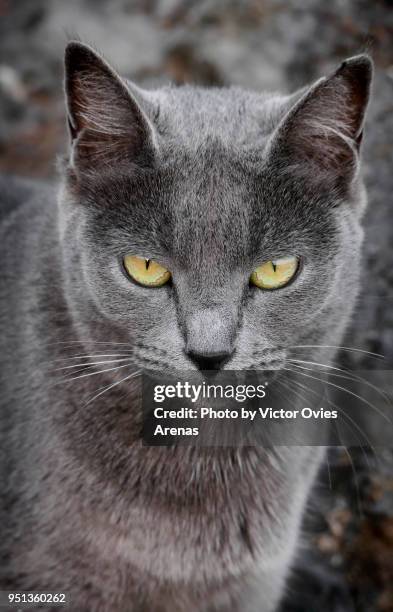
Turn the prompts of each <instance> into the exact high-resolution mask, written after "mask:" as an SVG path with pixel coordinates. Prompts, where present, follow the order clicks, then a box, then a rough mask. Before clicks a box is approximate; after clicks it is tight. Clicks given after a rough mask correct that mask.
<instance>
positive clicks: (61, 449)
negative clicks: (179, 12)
mask: <svg viewBox="0 0 393 612" xmlns="http://www.w3.org/2000/svg"><path fill="white" fill-rule="evenodd" d="M66 66H67V83H66V85H67V99H68V112H69V117H70V132H71V138H72V148H71V155H70V158H69V160H65V161H64V164H63V166H64V167H63V179H62V184H61V188H60V190H59V195H58V197H57V202H58V204H57V205H56V204H55V200H56V196H55V192H54V191H53V190H52V189H51V188H48V187H43V186H34V185H31V186H30V185H23V186H21V187H18V186H17V185H14V187H13V188H12V189H11V188H10V187H9V186H8V187H7V188H6V189H5V188H4V187H3V184H2V194H3V195H2V199H3V200H4V204H3V206H5V211H6V213H7V214H5V215H4V218H3V221H2V228H1V244H2V262H3V270H4V272H3V278H2V281H3V282H2V289H1V291H2V296H1V297H2V301H1V327H2V350H1V356H2V362H3V363H2V405H1V410H2V419H1V446H0V447H1V452H2V463H1V466H2V482H1V487H2V491H3V496H2V507H1V514H0V524H1V529H2V534H1V536H2V537H1V538H0V552H1V567H0V585H1V588H12V589H15V590H36V591H45V590H61V591H65V592H67V593H68V594H69V596H70V598H71V601H72V604H71V609H72V610H77V611H78V612H82V611H96V610H97V611H98V610H99V611H100V612H102V611H105V612H106V611H108V612H109V611H123V610H124V611H125V610H127V611H130V612H136V611H138V612H139V611H145V610H146V611H147V610H148V611H152V612H160V611H162V612H169V611H170V612H176V611H184V610H188V611H189V612H192V611H195V612H196V611H210V612H218V611H221V612H224V611H229V610H231V611H232V612H234V611H236V610H239V611H240V610H241V611H245V610H248V611H249V612H257V611H259V612H271V611H272V610H274V609H275V607H276V605H277V602H278V601H279V598H280V595H281V593H282V590H283V585H284V582H285V578H286V575H287V572H288V569H289V567H290V563H291V560H292V558H293V555H294V551H295V548H296V542H297V536H298V531H299V525H300V521H301V517H302V513H303V509H304V506H305V502H306V499H307V495H308V493H309V490H310V486H311V484H312V482H313V479H314V476H315V473H316V471H317V469H318V465H319V461H320V458H321V450H316V449H311V448H301V449H294V448H292V449H290V448H277V449H275V450H274V451H273V450H267V449H261V448H243V449H196V448H177V449H176V448H175V449H170V448H148V447H143V446H142V445H141V443H140V440H139V438H138V431H139V425H140V421H139V415H138V414H137V413H136V412H135V409H133V406H134V407H135V405H136V404H135V402H136V398H137V396H138V392H139V388H138V383H137V382H136V381H135V379H133V378H130V379H128V380H126V381H125V382H124V384H115V383H117V382H120V380H121V378H122V377H124V376H126V375H128V374H130V373H131V372H132V371H133V370H135V368H150V369H159V370H168V369H169V370H173V369H180V370H185V369H193V368H195V365H194V362H193V361H192V360H190V358H189V357H188V355H187V351H193V352H198V353H203V354H211V353H216V352H219V353H222V352H224V353H226V354H227V355H228V359H227V361H226V362H225V364H223V367H224V368H227V369H266V370H268V369H269V367H270V368H272V367H274V368H281V367H284V366H285V363H286V358H287V357H288V355H289V354H290V351H291V347H293V346H294V345H301V344H312V345H339V344H340V341H341V338H342V335H343V332H344V330H345V328H346V325H347V323H348V321H349V319H350V316H351V312H352V309H353V306H354V302H355V299H356V295H357V292H358V278H359V255H360V248H361V242H362V229H361V226H360V220H361V214H362V211H363V208H364V204H365V195H364V188H363V186H362V182H361V178H360V174H359V160H358V148H359V143H360V133H361V130H362V125H363V118H364V111H365V108H366V105H367V100H368V92H369V85H370V78H371V62H370V60H369V59H368V58H367V57H365V56H359V57H357V58H353V59H351V60H348V62H347V63H346V64H345V65H343V66H342V67H341V68H340V69H339V70H338V71H337V72H336V73H335V74H334V75H332V76H331V77H330V78H329V79H327V80H326V79H325V80H321V81H319V82H318V83H317V84H315V85H314V86H312V89H311V90H309V89H304V90H302V91H301V92H298V93H296V94H294V95H293V96H279V95H261V94H259V93H253V92H247V91H243V90H241V89H238V88H230V89H211V90H205V89H200V88H194V87H182V88H166V89H162V90H159V91H143V90H141V89H139V88H137V87H136V86H134V85H133V84H126V83H125V82H124V81H122V80H121V79H120V78H119V77H118V76H117V75H116V74H115V73H114V72H113V71H112V69H111V68H109V67H108V65H107V64H106V63H104V62H103V60H101V59H100V58H99V57H98V56H97V55H95V54H94V52H93V51H91V50H90V49H89V48H88V47H86V46H84V45H82V44H80V43H71V44H70V46H69V47H68V51H67V57H66ZM310 92H311V93H310ZM127 109H128V110H129V115H128V114H127ZM305 170H307V171H305ZM16 202H18V206H16ZM126 253H136V254H141V255H144V256H146V257H151V258H154V259H157V260H159V261H160V262H161V263H163V264H164V265H166V266H167V267H168V268H169V269H170V270H171V271H172V274H173V286H165V287H163V288H160V289H156V290H152V289H147V288H143V287H139V286H137V285H135V284H133V283H132V282H130V280H129V279H127V278H126V276H125V275H124V273H123V271H122V269H121V263H120V262H121V256H122V255H124V254H126ZM289 254H297V255H300V256H301V257H302V269H301V271H300V273H299V274H298V276H297V278H296V280H295V281H294V282H293V283H291V284H289V285H288V286H287V287H285V288H283V289H280V290H277V291H271V292H264V291H260V290H258V289H256V288H252V287H250V286H249V284H248V278H249V275H250V273H251V271H252V270H253V269H254V268H255V267H256V265H258V264H259V263H261V261H264V260H267V259H270V258H274V257H279V256H285V255H289ZM348 270H350V271H351V272H350V274H348ZM99 342H102V343H108V344H98V343H99ZM116 342H123V343H127V346H126V345H122V344H118V345H116V344H110V343H116ZM125 346H126V348H127V350H129V351H130V352H131V353H132V362H133V365H132V366H130V367H129V368H126V369H122V370H119V371H107V372H104V373H102V374H97V375H93V376H85V377H83V378H80V379H77V380H75V381H73V382H72V383H71V384H70V383H68V384H63V385H59V384H54V383H55V382H56V380H54V378H53V376H51V375H50V370H53V368H54V367H55V366H56V365H58V364H59V362H58V361H55V360H56V359H64V358H65V357H68V356H70V355H75V354H84V355H94V354H97V353H99V354H111V353H122V352H124V350H125V348H124V347H125ZM70 347H71V348H70ZM72 347H75V349H72ZM119 347H120V348H119ZM70 351H71V352H70ZM334 352H335V351H334V350H333V349H332V350H331V351H330V352H327V351H326V350H323V351H322V350H321V349H318V348H315V349H310V352H309V355H308V358H309V359H313V360H315V361H317V360H319V358H322V359H323V361H324V362H325V363H329V360H331V359H332V358H333V357H334ZM101 359H102V360H104V361H105V359H109V358H101ZM97 361H99V359H97ZM60 363H64V362H60ZM67 363H68V362H67ZM71 363H75V361H71ZM100 367H101V368H102V366H97V368H100ZM110 367H111V366H110V365H109V366H108V367H107V368H106V366H104V369H108V370H109V369H110ZM92 371H94V369H93V370H91V369H90V370H87V372H89V373H92ZM97 371H98V369H97ZM104 385H113V386H112V387H111V388H110V389H109V391H108V392H107V393H103V394H101V395H98V393H99V389H100V388H102V387H103V386H104ZM94 396H97V397H96V398H95V400H94V401H90V402H88V401H87V400H88V399H89V398H92V397H94Z"/></svg>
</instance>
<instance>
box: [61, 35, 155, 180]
mask: <svg viewBox="0 0 393 612" xmlns="http://www.w3.org/2000/svg"><path fill="white" fill-rule="evenodd" d="M65 93H66V103H67V115H68V117H67V118H68V125H69V133H70V137H71V148H72V151H71V158H70V163H71V166H72V167H73V168H74V169H75V170H77V171H80V172H84V171H85V172H95V171H100V169H101V168H103V167H104V166H105V167H111V166H116V167H118V166H119V164H120V165H122V164H125V165H131V164H136V165H139V166H140V165H142V166H150V165H151V164H152V163H153V159H154V150H155V144H154V131H153V127H152V125H151V122H150V121H149V119H148V117H147V115H146V114H145V112H144V111H143V109H142V108H141V106H140V104H139V103H138V102H137V100H136V99H135V97H134V96H133V94H132V93H131V91H130V88H129V87H128V85H127V83H126V82H125V81H124V80H123V79H122V78H121V77H120V76H119V75H118V74H117V73H116V72H115V71H114V70H113V69H112V68H111V67H110V66H109V64H108V63H107V62H106V61H105V60H104V59H103V58H102V57H100V56H99V55H98V54H97V53H96V52H95V51H93V49H91V48H90V47H89V46H87V45H85V44H82V43H80V42H70V43H69V44H68V45H67V48H66V52H65Z"/></svg>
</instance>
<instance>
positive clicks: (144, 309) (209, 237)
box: [61, 45, 370, 370]
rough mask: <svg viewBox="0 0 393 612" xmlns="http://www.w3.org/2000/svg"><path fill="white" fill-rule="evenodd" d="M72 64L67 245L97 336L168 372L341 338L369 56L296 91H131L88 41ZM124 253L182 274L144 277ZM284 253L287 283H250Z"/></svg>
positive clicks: (353, 273) (352, 269)
mask: <svg viewBox="0 0 393 612" xmlns="http://www.w3.org/2000/svg"><path fill="white" fill-rule="evenodd" d="M77 60H78V61H77ZM67 68H68V81H67V87H68V95H69V108H70V121H71V133H72V135H73V139H74V141H73V156H72V161H71V163H70V167H69V168H68V171H67V180H66V184H65V189H64V191H63V196H62V201H61V206H62V207H63V211H64V216H63V220H64V225H65V230H64V240H63V245H64V253H65V257H66V260H67V266H68V269H69V270H72V273H71V274H72V279H73V285H74V289H73V290H72V291H73V293H74V304H75V312H76V313H77V315H76V316H77V317H78V319H80V321H83V324H84V325H85V326H86V329H87V328H88V329H89V334H90V337H92V338H97V337H98V336H99V337H100V338H99V339H102V340H105V341H106V340H108V341H113V340H114V339H116V340H117V341H119V342H125V343H129V344H130V346H131V347H132V348H133V353H134V359H135V362H136V363H137V364H138V365H139V366H141V367H146V368H153V369H160V370H164V369H166V368H168V367H170V368H175V369H180V370H188V369H194V368H196V367H199V368H202V369H209V368H210V367H214V368H218V367H222V368H227V369H243V368H244V369H275V368H279V367H281V366H283V365H284V363H285V358H286V356H287V354H288V350H291V348H293V347H296V346H299V345H307V344H309V345H321V344H325V345H334V344H335V343H337V342H339V340H340V337H341V334H342V331H343V329H344V327H345V324H346V322H347V319H348V316H349V314H350V312H351V309H352V306H353V301H354V299H355V296H356V292H357V282H358V275H359V248H360V244H361V230H360V227H359V217H360V202H359V201H358V200H359V199H362V193H361V186H360V185H359V181H358V178H357V176H356V172H357V146H358V142H357V141H360V133H361V128H362V121H363V116H364V111H365V106H366V104H367V96H368V87H369V80H370V64H369V61H368V60H367V59H364V58H359V59H354V60H352V63H351V62H350V63H349V64H347V65H346V66H344V67H342V68H341V72H340V71H338V72H337V73H336V74H335V75H333V77H331V78H330V80H325V81H322V82H319V83H318V84H317V85H316V86H314V88H313V90H312V91H310V92H309V93H308V94H305V95H303V97H302V96H300V95H298V96H297V98H298V100H296V98H263V97H262V96H259V95H257V94H249V93H247V92H241V91H239V90H222V91H213V92H209V91H203V90H194V89H191V88H186V89H182V90H176V89H169V90H163V91H161V92H154V93H150V94H148V93H146V92H145V93H143V94H142V93H141V92H140V91H139V90H134V94H131V93H130V92H129V91H127V90H126V88H125V86H124V85H123V84H122V83H121V82H120V81H118V77H117V76H116V75H114V74H113V73H111V72H110V69H109V68H108V67H107V66H106V64H103V63H102V60H100V59H99V58H97V56H95V55H94V54H93V53H92V52H91V51H90V50H89V49H87V48H86V47H84V46H81V45H74V46H73V47H72V48H71V49H70V50H69V53H68V59H67ZM82 77H83V78H82ZM131 96H132V97H131ZM142 97H143V100H142ZM136 98H139V100H138V102H136ZM291 106H292V110H289V109H290V108H291ZM127 255H133V256H138V257H141V258H145V259H146V260H152V261H154V262H157V263H159V264H160V265H161V266H163V267H164V268H165V269H166V270H168V271H169V272H170V280H169V281H168V282H165V283H164V284H162V285H161V284H160V286H157V287H154V286H153V287H152V286H144V284H143V277H142V282H139V283H138V282H135V280H133V278H132V276H130V274H127V272H126V269H125V267H124V258H125V257H126V256H127ZM283 259H284V260H285V261H286V262H288V261H290V262H294V263H293V268H291V269H290V273H289V274H288V275H287V277H284V281H283V282H281V283H280V278H278V277H277V278H278V282H277V287H276V286H275V285H274V282H273V284H272V285H270V286H266V287H264V286H263V284H262V287H259V286H257V285H256V284H255V283H253V282H252V274H253V272H254V271H255V270H258V269H259V267H260V266H261V264H263V263H264V262H277V261H278V262H280V261H281V260H283ZM269 265H270V266H271V264H269ZM291 265H292V264H291ZM272 269H273V270H274V272H275V274H278V272H277V267H276V264H275V263H274V264H273V268H272ZM278 271H279V269H278ZM165 279H169V274H168V275H167V276H166V277H165Z"/></svg>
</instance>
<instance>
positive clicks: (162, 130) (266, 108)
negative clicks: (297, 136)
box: [149, 86, 288, 147]
mask: <svg viewBox="0 0 393 612" xmlns="http://www.w3.org/2000/svg"><path fill="white" fill-rule="evenodd" d="M149 99H150V102H151V103H152V109H153V110H152V116H151V119H152V120H153V122H154V125H155V127H156V129H157V131H158V133H159V134H160V135H161V136H162V140H164V142H165V140H171V139H173V138H175V139H177V142H178V143H183V144H184V145H185V146H187V145H188V146H191V147H195V146H200V145H201V144H202V143H203V142H204V140H205V139H206V138H207V137H216V138H218V139H220V140H221V141H222V142H224V143H228V144H245V145H250V144H252V143H257V142H258V140H262V139H263V138H264V137H266V136H267V135H269V134H270V133H271V132H272V131H273V130H274V128H275V127H276V125H277V124H278V122H279V121H280V119H281V118H282V117H283V115H284V114H285V112H286V110H287V108H288V98H287V97H285V96H280V95H275V94H260V93H256V92H252V91H245V90H243V89H240V88H237V87H230V88H220V89H215V88H211V89H204V88H202V87H191V86H183V87H168V88H164V89H161V90H158V91H155V92H150V93H149Z"/></svg>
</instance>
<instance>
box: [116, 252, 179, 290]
mask: <svg viewBox="0 0 393 612" xmlns="http://www.w3.org/2000/svg"><path fill="white" fill-rule="evenodd" d="M123 264H124V267H125V269H126V271H127V274H128V275H129V276H131V278H132V279H134V281H136V282H137V283H139V284H140V285H144V286H145V287H162V285H165V283H167V282H168V281H169V279H170V278H171V273H170V272H169V270H167V269H166V268H164V266H161V265H160V264H159V263H157V262H156V261H153V259H146V258H145V257H138V256H137V255H126V256H125V257H124V259H123Z"/></svg>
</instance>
